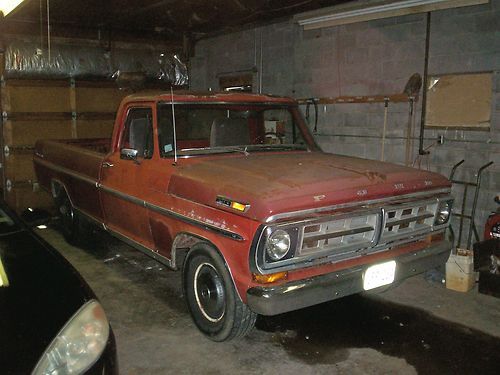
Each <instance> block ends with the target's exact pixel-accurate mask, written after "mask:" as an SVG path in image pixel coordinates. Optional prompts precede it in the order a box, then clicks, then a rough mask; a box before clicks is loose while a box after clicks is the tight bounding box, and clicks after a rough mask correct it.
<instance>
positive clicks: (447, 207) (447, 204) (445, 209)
mask: <svg viewBox="0 0 500 375" xmlns="http://www.w3.org/2000/svg"><path fill="white" fill-rule="evenodd" d="M452 203H453V201H451V200H450V201H440V202H439V205H438V209H437V213H436V219H435V220H434V225H443V224H446V223H447V222H448V220H449V219H450V215H451V205H452Z"/></svg>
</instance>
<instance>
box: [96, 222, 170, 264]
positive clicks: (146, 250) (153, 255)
mask: <svg viewBox="0 0 500 375" xmlns="http://www.w3.org/2000/svg"><path fill="white" fill-rule="evenodd" d="M106 230H107V231H108V232H109V234H111V235H112V236H113V237H116V238H118V239H119V240H120V241H123V242H125V243H126V244H127V245H129V246H132V247H133V248H134V249H136V250H139V251H140V252H141V253H143V254H145V255H147V256H149V257H151V258H153V259H154V260H156V261H158V262H160V263H161V264H164V265H165V266H167V267H168V268H171V269H175V268H174V267H173V265H172V261H171V260H170V259H168V258H167V257H164V256H163V255H160V254H158V253H157V252H156V251H154V250H153V249H150V248H149V247H147V246H144V245H142V244H140V243H139V242H137V241H135V240H133V239H131V238H129V237H127V236H125V235H123V234H121V233H119V232H117V231H115V230H113V229H110V228H109V227H107V228H106Z"/></svg>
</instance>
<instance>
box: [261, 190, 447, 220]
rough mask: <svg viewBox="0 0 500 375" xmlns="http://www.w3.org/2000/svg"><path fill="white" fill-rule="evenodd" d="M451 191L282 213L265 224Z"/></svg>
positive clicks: (426, 192)
mask: <svg viewBox="0 0 500 375" xmlns="http://www.w3.org/2000/svg"><path fill="white" fill-rule="evenodd" d="M450 192H451V189H450V188H443V189H438V190H428V191H420V192H416V193H409V194H404V195H398V196H396V197H394V196H391V197H387V198H380V199H372V200H368V201H360V202H348V203H341V204H336V205H333V206H326V207H318V208H311V209H307V210H300V211H290V212H283V213H280V214H276V215H272V216H269V217H268V218H267V219H266V220H265V222H266V223H272V222H275V221H277V220H281V219H289V218H293V217H297V216H303V215H309V214H315V213H320V212H325V211H333V210H338V209H341V208H350V207H356V206H367V205H372V204H378V203H385V202H391V201H395V202H396V201H398V200H400V199H406V198H418V197H424V196H427V195H429V196H433V195H436V194H450Z"/></svg>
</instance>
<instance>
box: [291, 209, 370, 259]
mask: <svg viewBox="0 0 500 375" xmlns="http://www.w3.org/2000/svg"><path fill="white" fill-rule="evenodd" d="M379 221H380V214H379V213H378V212H372V213H368V214H363V215H359V216H348V217H346V216H340V217H338V218H335V217H333V218H330V220H327V221H322V222H312V223H310V224H306V225H304V227H303V231H302V245H301V246H300V247H299V256H306V255H308V254H311V253H317V252H322V251H331V250H335V254H336V255H340V254H344V253H347V252H350V251H352V250H353V249H362V248H367V247H370V246H371V245H372V244H373V243H374V242H375V240H376V234H377V227H378V225H379V224H378V222H379Z"/></svg>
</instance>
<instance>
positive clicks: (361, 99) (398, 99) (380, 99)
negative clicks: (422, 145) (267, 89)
mask: <svg viewBox="0 0 500 375" xmlns="http://www.w3.org/2000/svg"><path fill="white" fill-rule="evenodd" d="M311 99H314V101H315V102H316V103H317V104H351V103H384V102H385V101H386V100H387V101H389V102H391V103H407V102H409V101H410V99H411V97H409V96H408V95H406V94H391V95H366V96H337V97H323V98H301V99H297V101H298V102H299V104H307V103H309V102H311ZM413 99H414V101H418V97H414V98H413Z"/></svg>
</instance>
